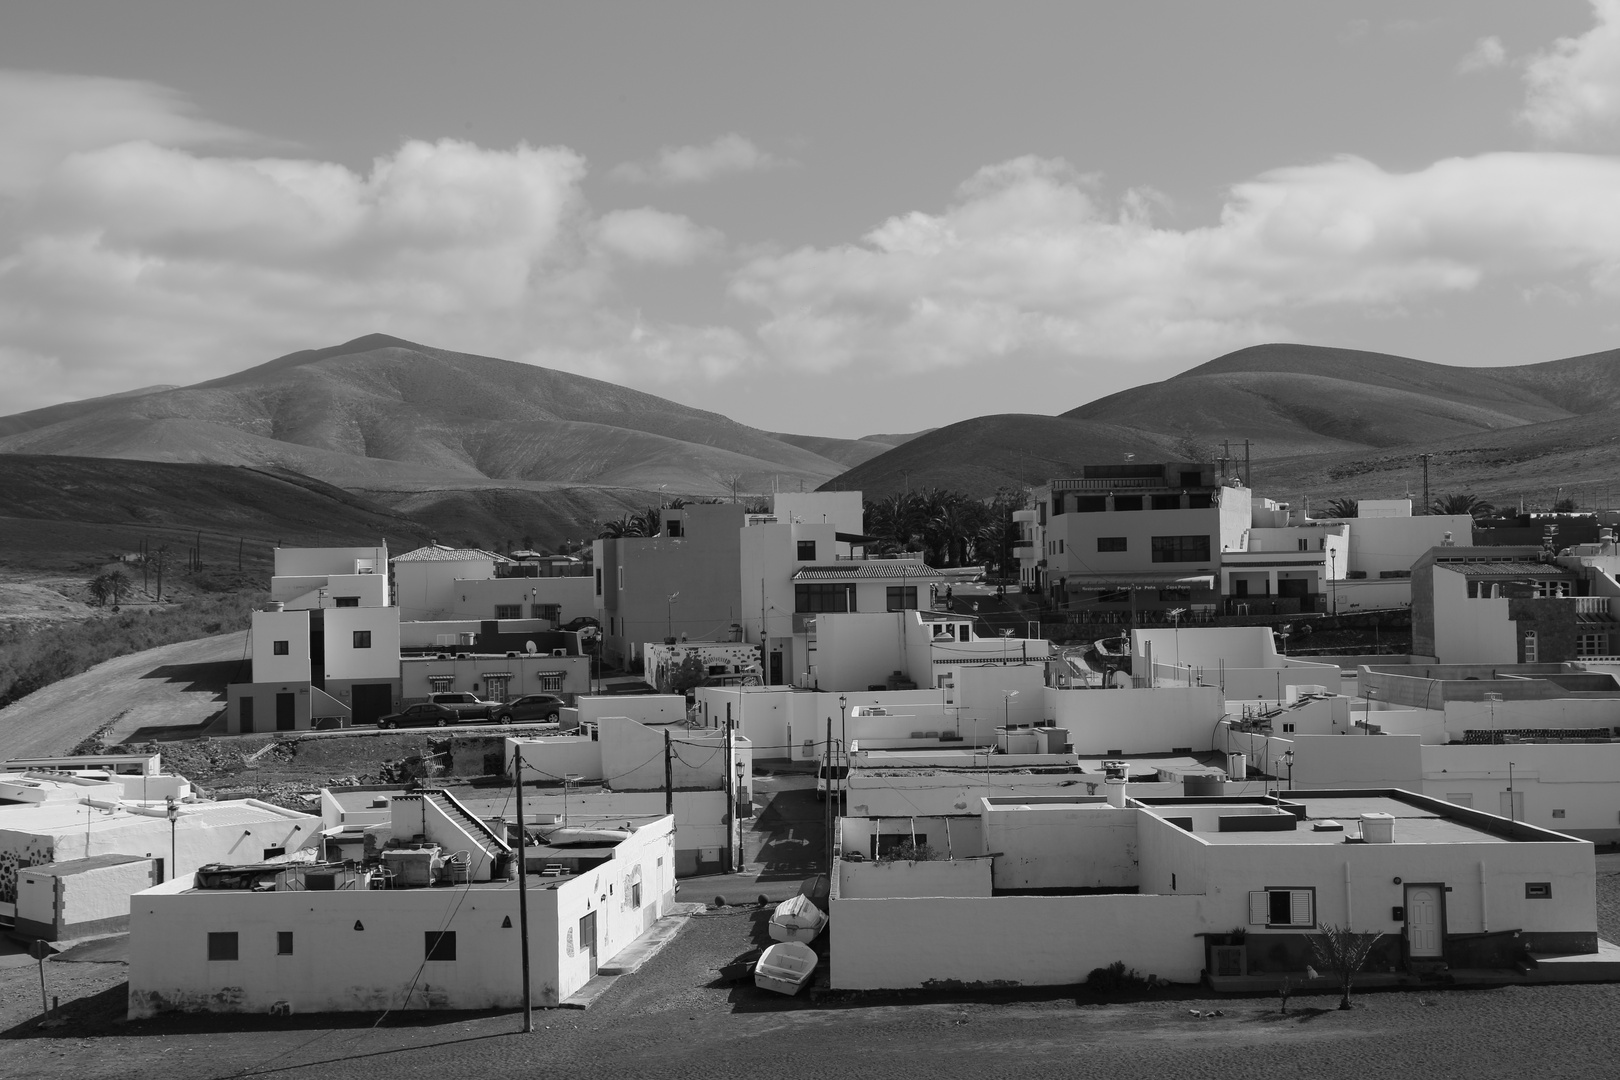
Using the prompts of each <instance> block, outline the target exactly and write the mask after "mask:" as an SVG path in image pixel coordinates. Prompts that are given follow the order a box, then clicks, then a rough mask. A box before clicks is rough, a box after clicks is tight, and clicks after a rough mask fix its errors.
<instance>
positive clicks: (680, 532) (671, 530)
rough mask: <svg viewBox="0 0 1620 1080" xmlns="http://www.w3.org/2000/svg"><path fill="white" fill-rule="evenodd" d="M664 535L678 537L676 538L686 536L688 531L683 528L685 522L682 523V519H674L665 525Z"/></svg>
mask: <svg viewBox="0 0 1620 1080" xmlns="http://www.w3.org/2000/svg"><path fill="white" fill-rule="evenodd" d="M664 535H665V536H676V537H679V536H685V535H686V529H685V528H684V527H683V522H682V521H681V519H680V518H675V519H673V520H671V521H667V522H665V523H664Z"/></svg>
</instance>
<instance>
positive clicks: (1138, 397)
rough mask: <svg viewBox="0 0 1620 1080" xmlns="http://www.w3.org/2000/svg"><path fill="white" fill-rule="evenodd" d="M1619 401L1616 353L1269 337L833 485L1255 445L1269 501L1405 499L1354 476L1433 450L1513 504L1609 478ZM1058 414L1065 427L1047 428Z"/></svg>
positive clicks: (953, 434) (989, 483)
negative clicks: (1438, 350) (1564, 354)
mask: <svg viewBox="0 0 1620 1080" xmlns="http://www.w3.org/2000/svg"><path fill="white" fill-rule="evenodd" d="M1617 410H1620V350H1616V351H1609V352H1601V353H1593V354H1590V355H1587V356H1578V357H1571V358H1569V359H1565V360H1554V361H1549V362H1547V363H1541V364H1529V365H1523V366H1518V367H1502V368H1463V367H1449V366H1446V365H1443V364H1431V363H1425V362H1423V361H1419V360H1411V359H1407V358H1405V357H1400V356H1391V355H1388V354H1383V353H1370V352H1361V351H1357V350H1353V349H1333V348H1322V347H1317V346H1306V345H1282V344H1279V345H1262V346H1256V347H1253V348H1248V349H1241V350H1238V351H1237V352H1233V353H1229V354H1227V355H1225V356H1221V357H1218V358H1216V359H1214V360H1211V361H1209V362H1208V363H1206V364H1202V365H1200V366H1198V367H1195V368H1192V369H1190V370H1188V371H1185V372H1182V373H1181V374H1178V375H1176V376H1173V377H1172V378H1169V379H1166V380H1164V381H1162V382H1157V383H1151V384H1148V385H1145V386H1139V387H1133V388H1131V389H1129V390H1124V391H1121V392H1119V393H1117V394H1111V395H1109V396H1107V397H1104V398H1100V399H1098V400H1096V401H1092V402H1088V403H1087V404H1085V405H1082V406H1080V407H1078V408H1076V409H1073V410H1070V411H1069V412H1067V413H1064V414H1063V415H1062V416H1061V417H1056V418H1036V417H1028V416H1023V415H1002V416H987V417H979V418H977V419H975V420H973V421H968V422H967V425H966V426H964V425H962V424H956V425H952V426H951V427H948V428H942V429H939V430H937V431H933V432H929V433H926V434H923V435H921V436H919V437H917V438H916V439H914V440H912V441H910V442H908V443H906V444H904V445H903V446H900V447H897V448H896V449H894V450H890V451H888V452H886V453H884V454H882V455H880V456H879V457H876V458H873V459H871V460H868V461H865V462H862V463H861V464H860V465H858V466H856V467H855V468H853V469H851V470H850V471H848V472H846V473H845V474H843V475H842V476H839V477H835V478H834V479H833V480H831V481H829V482H828V483H827V484H826V485H824V487H826V488H829V489H847V488H860V489H862V490H863V491H866V492H868V493H869V494H873V495H883V494H887V493H889V492H892V491H896V490H902V489H904V488H905V487H906V486H907V485H908V483H909V485H910V486H913V487H916V486H918V485H919V483H921V484H922V485H923V486H938V487H945V488H955V489H957V490H964V491H971V492H974V493H977V494H988V493H990V492H991V491H993V490H995V489H996V488H997V487H1001V486H1005V485H1009V484H1011V485H1016V484H1019V483H1023V484H1030V483H1040V482H1042V481H1044V480H1045V479H1048V478H1050V477H1054V476H1061V475H1064V474H1065V473H1067V472H1070V471H1072V468H1073V466H1075V465H1078V464H1084V463H1086V462H1098V461H1111V460H1118V458H1119V455H1120V454H1122V453H1135V454H1137V455H1138V456H1139V457H1143V456H1146V457H1151V458H1174V457H1181V456H1190V457H1195V458H1206V459H1207V458H1209V457H1213V456H1214V455H1215V453H1216V448H1217V447H1218V446H1219V445H1220V444H1221V442H1222V441H1224V440H1230V441H1232V442H1233V443H1240V442H1241V441H1242V440H1244V439H1249V440H1251V441H1252V444H1253V446H1252V451H1251V452H1252V454H1253V460H1254V461H1255V462H1256V466H1257V473H1258V475H1257V477H1256V481H1255V483H1256V486H1257V487H1258V488H1261V489H1262V490H1265V491H1266V492H1267V493H1268V494H1270V493H1272V491H1273V489H1272V488H1270V487H1267V486H1266V485H1267V484H1270V483H1272V482H1275V484H1276V485H1277V486H1278V487H1280V488H1281V489H1282V490H1283V491H1291V492H1293V493H1295V494H1298V493H1300V492H1301V491H1302V490H1303V491H1305V492H1309V493H1311V494H1312V495H1313V497H1314V496H1315V495H1317V494H1320V495H1321V496H1323V497H1331V496H1335V495H1354V494H1366V495H1367V496H1368V497H1374V496H1376V495H1378V494H1384V495H1389V494H1396V495H1398V494H1400V493H1401V491H1402V490H1404V488H1405V484H1406V480H1405V479H1403V481H1402V482H1401V483H1400V484H1398V485H1396V487H1395V489H1394V490H1393V491H1385V490H1380V491H1372V490H1369V488H1368V485H1367V483H1365V482H1363V480H1362V479H1360V478H1359V477H1358V473H1365V474H1370V475H1382V477H1383V478H1384V479H1385V480H1388V479H1389V478H1390V475H1391V474H1393V473H1397V472H1400V473H1409V472H1410V470H1411V469H1412V468H1413V464H1412V463H1413V462H1416V461H1418V458H1417V457H1416V455H1417V454H1418V453H1420V452H1422V451H1424V450H1432V451H1435V452H1436V453H1439V454H1441V456H1442V457H1443V458H1444V460H1445V463H1446V467H1447V468H1448V469H1451V470H1453V471H1451V472H1448V473H1446V474H1444V476H1440V475H1439V474H1437V473H1436V472H1435V468H1436V466H1434V465H1433V464H1431V490H1435V491H1438V490H1442V489H1446V490H1452V489H1459V488H1463V487H1468V488H1472V489H1475V490H1480V491H1482V492H1489V493H1497V497H1498V498H1507V497H1509V496H1511V497H1512V498H1517V497H1518V496H1519V495H1530V494H1532V493H1535V492H1540V491H1541V490H1543V489H1546V490H1547V491H1549V492H1550V491H1552V490H1555V489H1556V487H1557V485H1558V484H1559V483H1565V484H1566V486H1568V485H1572V484H1588V485H1591V484H1597V483H1600V482H1601V481H1602V477H1603V475H1604V474H1605V472H1609V473H1612V472H1613V470H1614V465H1613V463H1612V462H1604V461H1602V460H1600V459H1599V457H1598V456H1597V455H1595V454H1594V452H1593V451H1592V449H1591V448H1592V447H1594V446H1601V445H1604V444H1605V443H1606V442H1607V441H1608V440H1609V439H1610V435H1609V434H1608V432H1609V431H1610V430H1611V429H1613V430H1615V432H1616V433H1617V434H1620V411H1617ZM1054 419H1055V420H1057V421H1065V422H1066V423H1061V424H1057V423H1048V422H1045V421H1049V420H1054ZM1036 421H1041V422H1040V423H1038V424H1037V423H1036ZM1127 434H1128V437H1126V436H1127ZM1419 467H1420V464H1419ZM1559 477H1564V478H1565V479H1564V480H1560V479H1559ZM919 478H921V480H919ZM1266 478H1269V479H1266ZM1442 480H1443V483H1442V482H1441V481H1442ZM1263 481H1264V482H1263ZM1279 497H1284V496H1279Z"/></svg>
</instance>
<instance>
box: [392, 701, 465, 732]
mask: <svg viewBox="0 0 1620 1080" xmlns="http://www.w3.org/2000/svg"><path fill="white" fill-rule="evenodd" d="M459 719H460V717H458V716H456V714H455V710H453V709H447V708H445V707H444V706H443V705H435V704H433V703H432V702H430V701H421V702H417V703H416V704H415V705H410V706H407V707H406V708H405V709H404V711H402V712H397V713H391V714H389V715H388V716H384V717H382V718H381V719H380V720H378V721H377V726H378V727H380V728H401V727H435V726H437V727H444V726H445V725H446V724H454V723H456V722H457V721H458V720H459Z"/></svg>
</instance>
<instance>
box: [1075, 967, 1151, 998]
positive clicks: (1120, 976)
mask: <svg viewBox="0 0 1620 1080" xmlns="http://www.w3.org/2000/svg"><path fill="white" fill-rule="evenodd" d="M1147 984H1148V982H1147V980H1146V979H1144V978H1143V977H1142V975H1141V973H1140V972H1138V971H1137V970H1136V969H1135V968H1128V967H1126V966H1125V961H1123V960H1115V961H1114V962H1113V963H1112V964H1109V965H1108V966H1107V967H1100V968H1092V969H1091V974H1089V975H1087V976H1086V989H1087V990H1095V991H1098V992H1100V993H1104V994H1112V993H1118V992H1120V991H1123V990H1141V989H1144V988H1146V986H1147Z"/></svg>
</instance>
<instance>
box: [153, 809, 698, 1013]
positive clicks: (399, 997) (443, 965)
mask: <svg viewBox="0 0 1620 1080" xmlns="http://www.w3.org/2000/svg"><path fill="white" fill-rule="evenodd" d="M576 824H579V825H593V824H594V825H596V826H598V827H601V826H606V825H611V826H612V830H611V832H612V835H611V838H610V836H609V833H608V832H603V833H601V834H600V836H601V838H600V839H597V840H595V841H594V842H590V843H585V844H580V845H574V844H571V843H568V842H553V843H537V844H530V845H529V846H527V847H525V848H524V856H523V858H524V863H525V865H526V866H527V868H528V871H529V873H528V885H529V889H528V919H529V940H528V949H527V952H528V962H529V967H530V971H531V973H532V980H533V996H532V1000H533V1002H534V1004H536V1005H540V1006H556V1005H560V1004H561V1003H563V1002H564V1001H566V1000H567V999H568V998H569V997H571V996H573V995H574V994H575V993H577V992H578V991H579V990H580V989H581V988H582V987H584V985H585V984H586V983H587V982H589V981H590V979H591V978H592V977H593V976H595V974H596V973H597V971H598V969H599V968H600V967H601V966H602V965H603V964H606V963H607V962H608V961H609V960H611V959H612V958H613V957H614V956H616V955H617V954H618V953H619V952H620V951H621V950H622V949H623V948H624V947H625V946H626V945H628V944H630V943H631V942H632V941H634V940H635V939H636V938H637V937H639V936H640V935H641V934H643V933H644V932H645V931H646V930H647V929H649V928H650V927H651V926H652V924H653V923H654V922H656V921H657V920H658V919H659V918H661V917H662V916H663V915H664V914H666V913H667V912H668V911H669V910H670V907H671V905H672V904H673V902H674V890H675V875H674V872H673V865H672V864H673V847H672V844H671V834H672V830H673V828H674V820H673V819H672V818H670V817H657V818H653V819H650V820H648V819H643V820H640V821H635V822H624V821H623V819H622V818H619V817H615V818H613V819H612V820H611V821H609V822H586V821H580V820H578V819H576ZM626 824H628V825H629V827H628V828H625V827H624V826H625V825H626ZM542 831H547V832H549V831H550V830H549V829H546V830H542ZM339 873H341V874H347V875H348V876H347V877H345V883H346V884H353V885H357V886H359V887H345V888H334V889H327V890H319V891H318V890H312V889H309V888H306V887H302V886H303V882H302V881H295V880H291V878H290V876H288V877H278V878H275V879H273V881H274V887H273V888H272V889H271V890H269V891H252V890H247V889H242V888H236V889H209V888H190V889H186V890H185V891H183V892H171V891H165V890H164V889H162V888H158V889H154V890H150V891H148V892H144V893H140V894H138V895H137V897H136V898H135V901H134V905H133V908H132V911H131V918H130V960H129V1015H130V1016H131V1017H132V1018H140V1017H147V1016H152V1015H154V1014H157V1013H162V1012H239V1013H257V1014H265V1013H268V1012H271V1011H272V1010H273V1009H281V1010H285V1011H288V1012H297V1013H306V1012H309V1013H319V1012H356V1011H359V1012H372V1011H376V1010H379V1009H514V1008H520V1007H522V1005H523V999H522V992H521V990H522V980H521V966H522V958H523V953H524V949H523V947H522V939H521V937H520V930H519V922H520V920H519V912H518V882H517V881H516V880H505V878H504V877H501V878H497V879H496V880H494V881H484V882H475V883H471V884H465V885H459V886H456V887H452V888H409V887H405V888H393V889H386V890H379V889H373V888H367V887H365V886H366V885H368V884H370V880H371V879H370V875H369V874H368V873H366V872H346V871H341V870H340V871H339ZM396 884H397V882H396ZM226 987H229V988H230V989H229V991H228V992H226V991H224V988H226Z"/></svg>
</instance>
